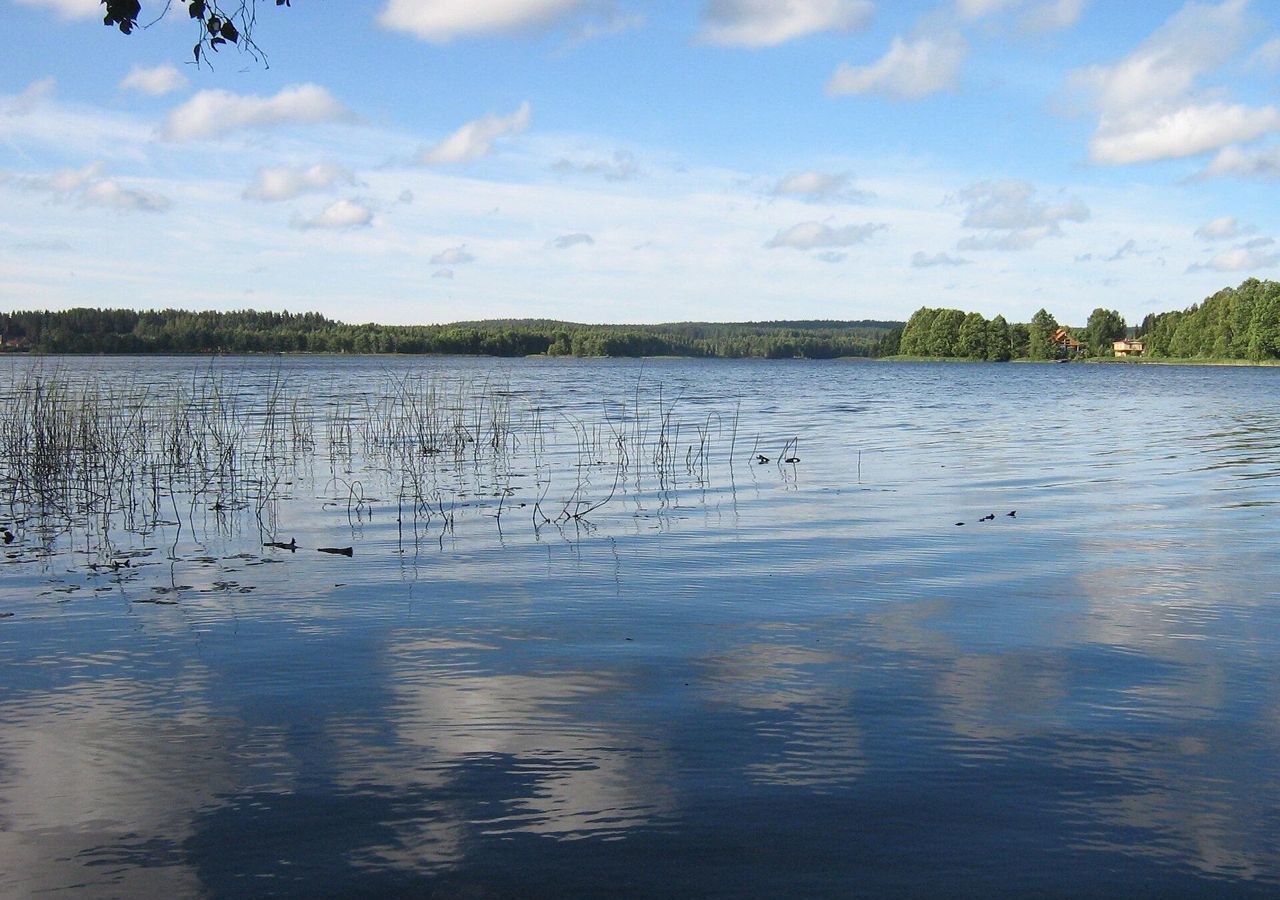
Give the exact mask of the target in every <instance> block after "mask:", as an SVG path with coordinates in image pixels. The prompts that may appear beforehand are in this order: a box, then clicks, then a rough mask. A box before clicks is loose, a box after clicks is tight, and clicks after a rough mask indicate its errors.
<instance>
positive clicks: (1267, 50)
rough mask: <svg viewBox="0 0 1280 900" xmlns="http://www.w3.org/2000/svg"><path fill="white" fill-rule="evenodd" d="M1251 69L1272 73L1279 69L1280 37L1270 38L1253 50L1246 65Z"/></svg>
mask: <svg viewBox="0 0 1280 900" xmlns="http://www.w3.org/2000/svg"><path fill="white" fill-rule="evenodd" d="M1246 65H1247V66H1248V67H1249V68H1251V69H1260V70H1262V71H1264V72H1274V71H1276V70H1277V69H1280V37H1276V38H1272V39H1271V40H1269V41H1267V42H1266V43H1265V44H1263V45H1262V46H1260V47H1259V48H1258V49H1257V50H1254V51H1253V53H1252V54H1251V55H1250V57H1249V61H1248V63H1247V64H1246Z"/></svg>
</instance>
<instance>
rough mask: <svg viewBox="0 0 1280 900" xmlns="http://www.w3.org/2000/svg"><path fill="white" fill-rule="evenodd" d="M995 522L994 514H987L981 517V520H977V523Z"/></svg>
mask: <svg viewBox="0 0 1280 900" xmlns="http://www.w3.org/2000/svg"><path fill="white" fill-rule="evenodd" d="M995 520H996V514H995V513H988V514H987V515H985V516H983V517H982V518H981V519H979V520H978V521H979V522H994V521H995Z"/></svg>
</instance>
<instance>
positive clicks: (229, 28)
mask: <svg viewBox="0 0 1280 900" xmlns="http://www.w3.org/2000/svg"><path fill="white" fill-rule="evenodd" d="M222 36H223V37H224V38H226V39H227V40H229V41H232V42H233V43H234V42H235V41H237V40H239V38H240V32H238V31H236V26H235V25H233V24H231V22H223V23H222Z"/></svg>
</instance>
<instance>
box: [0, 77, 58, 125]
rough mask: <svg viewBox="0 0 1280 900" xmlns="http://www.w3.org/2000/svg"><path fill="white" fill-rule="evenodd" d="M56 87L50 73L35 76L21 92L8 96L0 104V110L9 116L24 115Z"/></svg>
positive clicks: (56, 81) (46, 97) (45, 98)
mask: <svg viewBox="0 0 1280 900" xmlns="http://www.w3.org/2000/svg"><path fill="white" fill-rule="evenodd" d="M57 89H58V80H57V79H56V78H54V77H53V76H52V75H46V76H45V77H44V78H37V79H36V80H35V81H33V82H31V83H30V84H28V85H27V86H26V87H25V88H23V89H22V93H20V94H15V95H13V96H11V97H9V99H8V100H6V101H5V102H4V103H3V104H0V112H4V113H6V114H8V115H11V116H25V115H27V114H28V113H30V112H31V111H32V110H34V109H35V108H36V107H37V106H39V105H40V104H41V103H42V102H44V101H45V100H48V99H49V98H50V97H52V96H53V94H54V92H55V91H56V90H57Z"/></svg>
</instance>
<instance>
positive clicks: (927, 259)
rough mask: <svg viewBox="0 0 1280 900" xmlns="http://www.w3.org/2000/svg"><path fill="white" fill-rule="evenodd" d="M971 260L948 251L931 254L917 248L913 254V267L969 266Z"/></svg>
mask: <svg viewBox="0 0 1280 900" xmlns="http://www.w3.org/2000/svg"><path fill="white" fill-rule="evenodd" d="M970 262H972V260H968V259H963V258H962V257H958V256H951V255H949V254H946V253H934V254H933V255H932V256H931V255H929V254H928V253H925V252H924V251H923V250H917V251H916V252H915V253H913V254H911V267H912V268H913V269H929V268H933V267H934V266H967V265H969V263H970Z"/></svg>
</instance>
